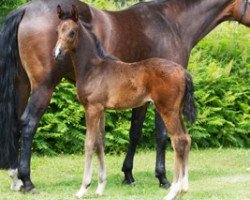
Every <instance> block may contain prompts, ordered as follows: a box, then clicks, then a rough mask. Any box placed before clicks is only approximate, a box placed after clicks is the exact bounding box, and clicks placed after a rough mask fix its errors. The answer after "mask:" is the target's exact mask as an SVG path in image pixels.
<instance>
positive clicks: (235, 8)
mask: <svg viewBox="0 0 250 200" xmlns="http://www.w3.org/2000/svg"><path fill="white" fill-rule="evenodd" d="M231 2H232V3H231V9H230V12H231V13H232V15H231V16H232V17H233V19H234V20H236V21H238V22H239V23H241V24H244V25H246V26H248V27H250V0H231Z"/></svg>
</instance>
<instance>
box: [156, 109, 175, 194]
mask: <svg viewBox="0 0 250 200" xmlns="http://www.w3.org/2000/svg"><path fill="white" fill-rule="evenodd" d="M155 129H156V163H155V176H156V177H157V178H158V179H159V182H160V187H162V188H166V189H168V188H169V187H170V185H171V184H170V183H169V181H168V179H167V177H166V167H165V150H166V143H167V130H166V127H165V125H164V122H163V120H162V118H161V116H160V114H159V113H158V112H157V111H156V110H155Z"/></svg>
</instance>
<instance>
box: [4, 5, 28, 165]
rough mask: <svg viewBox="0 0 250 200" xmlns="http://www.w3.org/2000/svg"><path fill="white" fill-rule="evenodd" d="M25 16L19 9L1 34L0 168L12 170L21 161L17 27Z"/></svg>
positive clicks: (10, 16)
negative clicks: (17, 82)
mask: <svg viewBox="0 0 250 200" xmlns="http://www.w3.org/2000/svg"><path fill="white" fill-rule="evenodd" d="M24 13H25V10H24V9H17V10H15V11H13V12H12V13H10V14H9V15H8V16H7V18H6V19H5V21H4V23H3V26H2V29H1V32H0V168H10V167H11V166H13V165H16V164H17V163H16V162H17V157H18V119H17V108H16V91H15V81H16V78H17V72H18V66H19V52H18V41H17V34H18V27H19V23H20V22H21V20H22V17H23V15H24Z"/></svg>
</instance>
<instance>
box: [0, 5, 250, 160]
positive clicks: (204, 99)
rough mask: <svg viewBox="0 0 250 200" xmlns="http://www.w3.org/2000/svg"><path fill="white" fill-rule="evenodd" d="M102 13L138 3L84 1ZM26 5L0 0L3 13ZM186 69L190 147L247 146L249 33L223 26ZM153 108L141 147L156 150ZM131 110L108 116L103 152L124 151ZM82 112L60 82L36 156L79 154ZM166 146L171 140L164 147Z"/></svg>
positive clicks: (71, 91)
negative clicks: (193, 113)
mask: <svg viewBox="0 0 250 200" xmlns="http://www.w3.org/2000/svg"><path fill="white" fill-rule="evenodd" d="M85 2H88V3H91V4H92V5H94V6H95V7H98V8H102V9H110V10H115V9H121V8H124V7H127V6H130V5H133V4H134V3H136V2H138V1H119V0H116V1H115V0H113V1H112V0H108V1H104V0H87V1H86V0H85ZM23 3H25V0H21V1H11V0H9V1H4V2H3V3H2V5H0V6H1V15H0V17H3V16H5V15H6V13H7V12H8V11H9V10H11V9H13V8H15V7H17V6H18V5H21V4H23ZM188 69H189V71H190V72H191V74H192V75H193V78H194V83H195V90H196V92H195V98H196V107H197V109H198V119H197V121H196V123H195V124H194V125H193V126H189V125H188V124H187V127H188V130H189V133H190V135H191V137H192V147H193V148H207V147H238V148H249V147H250V106H249V105H250V32H249V29H247V28H245V27H243V26H240V25H238V24H237V23H228V22H226V23H223V24H222V25H220V26H219V27H217V28H216V29H215V30H214V31H212V33H210V34H209V35H208V36H207V37H206V38H205V39H203V40H202V41H201V42H200V43H199V44H198V46H196V48H194V49H193V51H192V55H191V58H190V62H189V67H188ZM153 108H154V107H153V105H150V107H149V109H148V112H147V117H146V121H145V123H144V127H143V137H142V139H141V143H140V148H154V146H155V133H154V132H155V127H154V112H153ZM130 117H131V111H108V112H107V113H106V152H109V153H116V154H119V153H120V152H124V151H126V148H127V145H128V141H129V136H128V131H129V127H130ZM85 131H86V126H85V118H84V110H83V108H82V106H81V105H79V103H78V101H77V100H76V95H75V88H74V86H73V85H72V84H71V83H69V82H67V81H66V80H63V81H62V83H61V84H60V85H59V86H58V87H57V88H56V92H55V93H54V96H53V99H52V100H51V104H50V106H49V108H48V110H47V112H46V113H45V115H44V116H43V118H42V120H41V122H40V125H39V128H38V130H37V133H36V135H35V139H34V143H33V150H34V151H35V152H37V153H39V154H47V155H55V154H58V153H71V154H72V153H79V152H82V151H83V145H84V140H85ZM168 144H169V145H168V148H170V142H169V143H168Z"/></svg>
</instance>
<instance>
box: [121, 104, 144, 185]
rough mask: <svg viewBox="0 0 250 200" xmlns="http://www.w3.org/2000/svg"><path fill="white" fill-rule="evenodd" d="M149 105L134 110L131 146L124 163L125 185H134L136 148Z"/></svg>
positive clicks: (130, 137) (130, 135) (130, 138)
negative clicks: (133, 172) (133, 171)
mask: <svg viewBox="0 0 250 200" xmlns="http://www.w3.org/2000/svg"><path fill="white" fill-rule="evenodd" d="M147 107H148V104H145V105H144V106H142V107H139V108H134V109H133V110H132V118H131V127H130V131H129V146H128V151H127V154H126V158H125V160H124V162H123V166H122V171H123V172H124V175H125V179H124V181H123V183H124V184H134V183H135V179H134V177H133V174H132V169H133V162H134V156H135V150H136V147H137V145H138V143H139V141H140V138H141V134H142V125H143V122H144V120H145V116H146V112H147Z"/></svg>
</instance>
